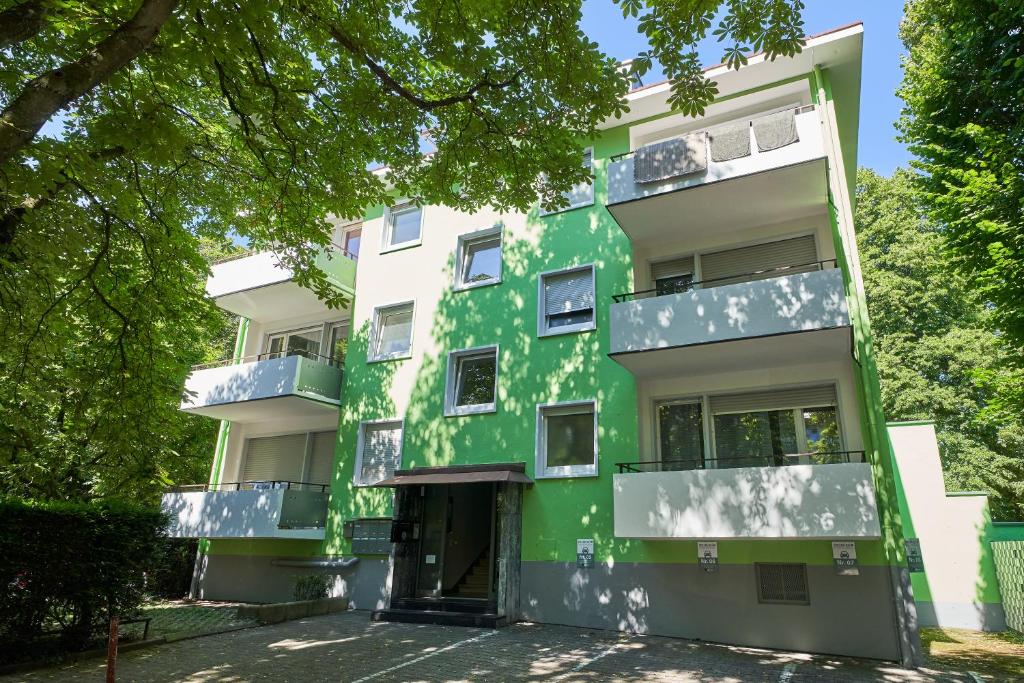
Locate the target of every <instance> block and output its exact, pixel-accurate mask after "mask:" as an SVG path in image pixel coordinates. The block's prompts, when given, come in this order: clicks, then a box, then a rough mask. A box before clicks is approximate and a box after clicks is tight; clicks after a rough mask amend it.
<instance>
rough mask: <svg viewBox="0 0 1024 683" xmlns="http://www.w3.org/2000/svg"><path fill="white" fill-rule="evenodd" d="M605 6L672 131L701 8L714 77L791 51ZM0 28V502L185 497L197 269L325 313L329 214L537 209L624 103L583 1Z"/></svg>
mask: <svg viewBox="0 0 1024 683" xmlns="http://www.w3.org/2000/svg"><path fill="white" fill-rule="evenodd" d="M618 1H619V2H620V4H621V6H622V8H623V11H624V13H625V14H629V15H634V16H640V17H641V28H642V30H643V31H645V32H646V33H647V34H648V36H649V38H650V40H651V42H652V50H651V52H650V53H649V54H647V55H645V56H642V57H641V59H640V60H638V61H637V62H636V63H635V64H634V67H633V68H634V69H636V70H638V72H641V71H643V70H644V69H645V68H647V66H649V64H650V60H651V58H656V59H660V60H661V61H662V63H663V64H664V66H665V68H666V71H667V73H668V75H669V76H670V77H672V78H674V79H676V81H677V84H676V86H675V90H674V94H673V103H674V104H676V105H678V106H679V107H680V108H681V109H683V110H686V111H696V110H700V109H701V108H702V107H703V105H704V104H706V103H707V102H708V101H709V100H710V98H711V97H712V96H713V93H714V87H713V86H711V85H710V84H708V83H707V82H706V81H705V80H704V79H703V76H702V75H701V74H700V71H699V68H698V65H697V63H696V57H695V53H694V52H693V50H692V47H690V48H688V47H686V46H687V45H690V44H692V43H694V42H696V41H697V40H699V39H700V38H701V37H703V36H704V35H706V33H707V31H708V30H710V27H711V26H712V25H713V22H711V17H712V16H714V14H715V10H716V9H717V8H718V7H719V5H722V6H723V7H724V8H725V11H724V13H723V14H722V17H721V20H720V22H719V25H718V29H717V33H716V35H718V36H719V38H720V39H721V40H723V41H726V42H729V41H732V42H734V43H735V45H734V46H733V47H732V48H730V50H731V52H730V55H729V60H730V64H731V65H732V66H738V65H739V64H741V63H742V62H743V61H744V59H745V58H744V57H743V56H742V54H740V52H741V51H742V50H744V49H748V48H750V49H764V50H765V51H766V52H767V53H768V54H769V55H775V54H791V53H792V52H793V51H794V50H797V49H798V39H799V38H800V35H801V33H802V26H801V24H800V21H799V13H800V10H801V9H802V3H800V2H799V1H798V0H771V1H769V0H728V2H724V1H723V0H692V1H690V2H682V3H675V2H672V3H670V2H663V1H661V0H645V1H644V2H639V0H618ZM0 8H2V9H0V50H3V60H4V69H2V70H0V107H2V112H0V337H2V338H3V340H4V344H3V346H2V347H0V411H2V413H3V414H4V416H5V419H4V420H3V423H2V424H0V480H2V481H3V484H2V485H0V491H2V490H6V491H7V492H10V493H14V494H16V495H23V496H30V497H41V498H57V499H88V498H91V497H95V496H101V497H102V496H109V495H142V496H150V495H153V494H154V492H155V491H156V490H158V489H159V487H160V486H161V485H162V484H163V483H164V482H167V481H181V480H188V479H191V478H193V477H195V476H200V473H201V468H200V467H199V466H198V465H197V462H196V461H195V459H194V458H193V457H192V454H193V452H194V449H195V447H196V444H198V443H199V442H200V441H203V440H207V438H208V437H209V435H210V434H211V433H212V432H211V430H212V429H213V428H214V425H212V423H211V422H210V421H208V420H206V421H204V420H202V418H185V417H182V416H180V415H179V414H178V411H177V405H178V399H179V392H180V389H181V384H182V380H183V379H184V377H185V375H186V373H187V371H188V368H189V366H190V365H192V364H194V363H197V362H199V361H202V360H209V355H210V354H209V349H210V348H211V347H210V340H211V339H212V340H214V342H213V343H214V345H215V346H216V345H218V344H221V343H222V344H223V346H224V347H225V348H226V347H228V346H230V341H229V336H230V335H229V333H228V332H227V331H226V330H227V329H228V328H227V326H226V324H225V320H224V316H223V314H221V313H219V312H217V311H216V310H214V308H213V307H212V306H211V305H210V304H209V303H208V302H206V301H205V300H204V287H203V282H204V280H205V278H206V275H207V272H208V263H207V259H206V258H204V257H205V256H206V255H208V253H209V251H210V249H213V250H214V251H216V250H218V249H222V248H223V247H224V246H225V245H227V244H229V243H230V240H229V237H231V238H235V237H238V238H240V239H241V240H242V241H244V242H246V243H248V245H249V246H250V247H251V248H254V249H273V250H275V252H276V253H277V255H278V258H279V259H280V261H281V262H282V263H283V264H284V265H286V266H288V267H290V268H291V269H292V270H293V271H294V272H295V279H296V281H297V282H298V283H299V284H301V285H304V286H307V287H309V288H311V289H312V290H313V291H314V292H315V293H316V294H317V295H319V296H320V297H321V298H322V299H324V300H325V302H326V303H327V304H328V305H330V306H338V305H342V304H344V303H345V302H344V300H343V299H344V296H343V295H342V294H341V293H339V292H338V291H337V290H335V289H334V288H332V287H331V286H330V285H329V283H328V281H327V279H326V277H325V276H324V274H323V273H322V272H320V271H319V270H318V269H317V268H315V267H314V259H315V257H316V255H317V254H318V253H319V252H320V250H322V249H323V248H324V247H327V246H328V245H329V243H330V242H331V239H332V229H333V224H332V217H356V216H359V215H362V213H363V211H364V209H365V208H366V207H369V206H374V205H379V204H382V203H389V202H392V201H394V198H395V195H405V196H409V197H412V198H414V199H415V200H417V201H420V202H427V203H440V204H446V205H449V206H453V207H457V208H459V209H462V210H465V211H473V210H475V209H477V208H479V207H482V206H485V205H488V206H494V207H497V208H498V209H518V210H527V209H529V208H530V207H531V206H532V205H534V204H535V202H536V201H537V199H538V197H540V199H541V202H542V203H543V204H544V206H545V207H548V208H551V207H553V206H554V205H555V204H558V203H560V202H562V201H563V193H565V192H566V191H568V190H569V189H571V188H572V187H573V186H574V185H575V184H577V183H579V182H582V181H584V180H586V177H587V176H586V172H585V170H584V169H583V168H582V166H581V164H580V154H581V152H582V149H581V141H583V140H587V139H591V138H593V137H595V135H596V134H597V133H598V130H597V126H598V125H599V124H600V123H601V122H603V121H605V120H607V119H610V118H614V117H616V116H617V115H619V114H621V113H622V112H624V111H625V106H626V105H625V100H624V98H623V96H624V95H625V93H626V91H627V89H628V74H626V73H624V72H623V70H622V69H621V68H620V66H619V65H618V64H617V63H616V61H615V60H614V59H612V58H611V57H609V56H607V55H605V54H603V53H602V52H601V51H600V50H599V49H598V46H597V45H596V44H595V43H593V42H592V41H590V40H589V39H588V38H587V37H586V36H585V35H584V34H583V33H582V31H581V30H580V28H579V24H580V20H581V0H562V1H559V2H548V3H534V4H530V3H522V2H493V1H484V0H467V1H463V2H459V3H449V2H444V1H443V0H420V1H418V2H415V3H410V2H385V1H383V0H368V1H363V2H342V3H335V2H326V1H325V0H299V1H298V2H283V1H281V0H258V1H254V2H246V3H212V4H211V3H204V2H196V1H195V0H134V1H133V2H123V1H122V0H102V1H100V2H84V1H82V0H66V1H63V2H51V1H49V0H21V1H20V2H18V1H17V0H15V1H13V2H11V1H8V2H6V3H3V4H2V5H0ZM679 55H683V57H682V58H680V57H679ZM427 152H429V158H426V159H425V156H424V154H425V153H427ZM380 165H383V166H384V167H385V169H386V170H381V171H372V170H370V169H371V168H372V167H374V166H380ZM217 340H219V341H217ZM207 443H208V441H207Z"/></svg>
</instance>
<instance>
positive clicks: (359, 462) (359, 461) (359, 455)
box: [352, 417, 405, 488]
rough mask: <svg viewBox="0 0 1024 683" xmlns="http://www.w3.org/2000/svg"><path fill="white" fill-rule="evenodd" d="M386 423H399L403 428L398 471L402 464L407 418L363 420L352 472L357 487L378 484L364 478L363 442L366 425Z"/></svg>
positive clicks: (360, 424)
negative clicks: (368, 481) (367, 481)
mask: <svg viewBox="0 0 1024 683" xmlns="http://www.w3.org/2000/svg"><path fill="white" fill-rule="evenodd" d="M385 424H397V425H398V428H399V429H400V430H402V438H401V439H399V440H398V463H397V464H396V465H395V470H396V471H397V470H398V469H399V468H400V467H401V465H402V457H403V456H404V451H405V418H404V417H388V418H384V419H381V420H362V421H361V422H360V423H359V434H358V435H357V437H356V461H355V470H354V471H353V472H352V484H353V485H354V486H355V487H357V488H368V487H372V486H376V484H377V483H378V482H372V483H366V482H364V481H363V479H362V473H363V444H364V442H365V439H366V427H367V425H370V426H376V425H385Z"/></svg>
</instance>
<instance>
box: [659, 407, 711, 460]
mask: <svg viewBox="0 0 1024 683" xmlns="http://www.w3.org/2000/svg"><path fill="white" fill-rule="evenodd" d="M655 412H656V413H657V430H658V434H657V437H658V459H659V460H660V461H661V469H663V470H694V469H701V468H703V467H704V414H703V409H702V407H701V402H700V400H699V399H698V400H693V401H665V402H661V403H658V404H657V406H656V407H655Z"/></svg>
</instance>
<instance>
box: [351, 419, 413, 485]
mask: <svg viewBox="0 0 1024 683" xmlns="http://www.w3.org/2000/svg"><path fill="white" fill-rule="evenodd" d="M402 432H403V429H402V421H401V420H383V421H376V422H362V423H360V424H359V440H358V443H357V444H356V450H357V453H356V469H355V479H356V484H357V485H359V486H373V485H374V484H376V483H378V482H381V481H383V480H384V479H387V478H388V477H390V476H391V475H393V474H394V473H395V470H396V469H398V468H399V466H400V465H401V463H402Z"/></svg>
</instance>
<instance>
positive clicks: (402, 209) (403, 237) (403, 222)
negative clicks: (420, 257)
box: [381, 203, 423, 252]
mask: <svg viewBox="0 0 1024 683" xmlns="http://www.w3.org/2000/svg"><path fill="white" fill-rule="evenodd" d="M422 219H423V209H421V208H420V207H418V206H416V205H415V204H410V203H406V204H396V205H395V206H393V207H391V208H390V209H388V210H387V211H386V212H385V214H384V241H383V244H382V245H381V251H382V252H384V251H390V250H392V249H400V248H402V247H412V246H415V245H417V244H419V243H420V231H421V224H422V222H423V220H422Z"/></svg>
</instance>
